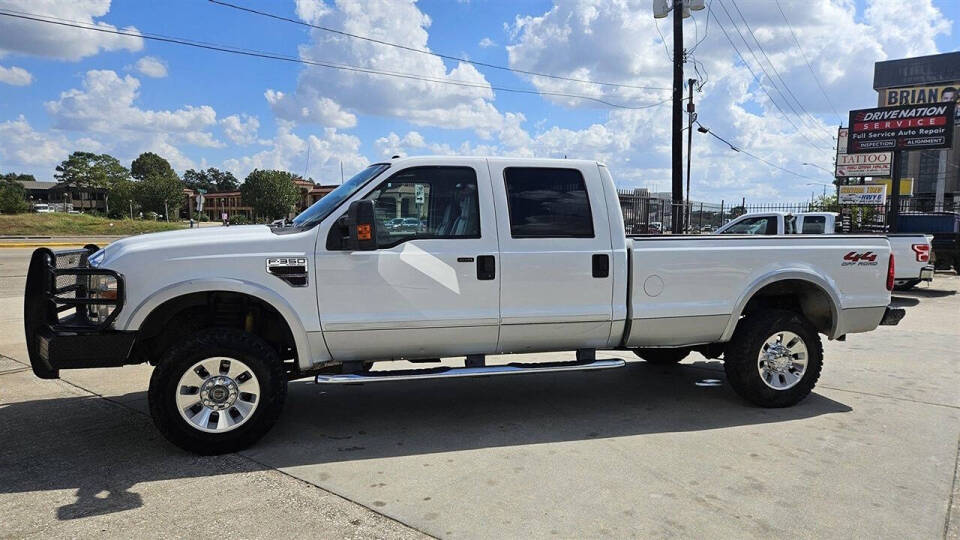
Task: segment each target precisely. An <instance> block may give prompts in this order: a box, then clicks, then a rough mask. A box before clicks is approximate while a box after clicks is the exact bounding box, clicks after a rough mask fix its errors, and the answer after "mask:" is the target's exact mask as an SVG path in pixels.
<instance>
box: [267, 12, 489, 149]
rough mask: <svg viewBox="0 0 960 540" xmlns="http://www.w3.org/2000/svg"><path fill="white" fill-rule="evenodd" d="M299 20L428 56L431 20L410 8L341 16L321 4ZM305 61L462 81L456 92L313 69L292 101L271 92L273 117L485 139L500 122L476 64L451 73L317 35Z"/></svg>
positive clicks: (303, 52)
mask: <svg viewBox="0 0 960 540" xmlns="http://www.w3.org/2000/svg"><path fill="white" fill-rule="evenodd" d="M297 13H298V15H299V16H300V17H301V18H303V19H304V20H306V21H308V22H311V23H319V24H324V25H329V26H332V27H335V28H342V29H344V30H345V31H347V32H350V33H354V34H359V35H363V36H369V37H372V38H375V39H382V40H385V41H390V42H396V43H402V44H404V45H406V46H409V47H412V48H416V49H428V46H427V37H428V33H427V28H429V26H430V24H431V21H430V18H429V17H428V16H427V15H426V14H424V13H423V12H421V11H420V10H419V9H418V8H417V6H416V4H415V3H414V2H413V1H412V0H404V1H388V0H372V1H366V0H364V1H361V0H340V1H339V2H337V5H336V9H331V8H327V7H326V6H325V5H322V4H319V3H317V2H315V1H307V0H303V1H300V2H298V3H297ZM310 36H311V41H310V43H309V44H305V45H302V46H301V47H300V57H301V58H303V59H309V60H316V61H320V60H332V59H336V61H337V62H338V63H343V64H349V65H353V66H360V67H363V68H369V69H374V70H378V71H390V72H394V73H404V74H412V75H415V76H417V77H423V78H430V79H434V80H438V81H462V82H466V83H468V84H470V85H474V86H475V87H464V86H455V85H450V84H442V83H437V82H427V81H423V80H415V79H411V78H398V77H389V76H382V75H371V74H366V73H356V72H349V71H337V70H333V69H328V68H322V67H315V66H311V67H307V68H305V69H304V71H303V72H301V74H300V77H299V80H298V84H297V88H296V90H295V91H294V92H292V93H284V92H280V91H276V90H268V91H267V92H266V94H265V96H266V98H267V101H268V102H269V103H270V105H271V107H272V108H273V111H274V113H275V114H276V115H277V116H278V117H280V118H283V119H287V120H293V121H296V122H312V123H317V124H321V125H325V126H331V127H351V126H353V125H355V124H356V115H357V114H367V115H374V116H387V117H395V118H402V119H405V120H408V121H409V122H412V123H414V124H417V125H424V126H438V127H443V128H449V129H462V128H472V129H476V130H478V131H479V132H481V135H483V136H487V135H489V134H490V133H491V132H492V131H494V130H496V129H498V128H499V127H500V125H501V123H502V117H501V115H500V113H499V112H498V111H497V109H496V107H494V105H493V104H492V99H493V91H492V89H491V88H490V85H489V83H488V82H487V80H486V78H485V77H484V76H483V75H482V74H481V73H480V72H479V71H477V69H476V68H474V67H473V66H472V65H470V64H466V63H460V64H458V65H456V66H455V67H454V68H453V69H450V70H448V69H447V67H446V66H445V65H444V62H443V60H441V59H440V58H439V57H436V56H431V55H427V54H421V53H418V52H413V51H408V50H401V49H397V48H393V47H388V46H384V45H380V44H376V43H371V42H368V41H363V40H357V39H351V38H347V37H343V36H337V35H334V34H330V33H327V32H322V31H319V30H314V31H311V34H310Z"/></svg>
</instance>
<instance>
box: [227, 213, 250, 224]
mask: <svg viewBox="0 0 960 540" xmlns="http://www.w3.org/2000/svg"><path fill="white" fill-rule="evenodd" d="M230 224H231V225H249V224H250V220H249V219H247V216H245V215H243V214H236V215H233V216H230Z"/></svg>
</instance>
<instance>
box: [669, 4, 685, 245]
mask: <svg viewBox="0 0 960 540" xmlns="http://www.w3.org/2000/svg"><path fill="white" fill-rule="evenodd" d="M683 57H684V50H683V0H673V160H672V161H673V185H672V191H673V212H672V215H673V220H672V226H671V229H670V230H671V232H672V233H673V234H677V233H679V232H680V231H682V230H683Z"/></svg>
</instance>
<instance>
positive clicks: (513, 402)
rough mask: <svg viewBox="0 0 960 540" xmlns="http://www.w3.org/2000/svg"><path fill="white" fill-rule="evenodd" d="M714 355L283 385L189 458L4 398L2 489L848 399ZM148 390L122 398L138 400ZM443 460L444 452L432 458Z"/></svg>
mask: <svg viewBox="0 0 960 540" xmlns="http://www.w3.org/2000/svg"><path fill="white" fill-rule="evenodd" d="M704 379H720V380H721V381H722V380H723V379H724V376H723V369H722V364H720V363H719V362H696V363H694V364H682V365H679V366H670V367H658V366H652V365H649V364H646V363H643V362H634V363H630V364H628V365H627V367H626V368H623V369H620V370H611V371H608V372H592V373H584V374H579V375H578V374H570V373H566V374H554V375H546V374H543V375H539V376H513V377H492V378H485V379H463V380H451V381H441V382H437V381H434V382H430V381H423V382H405V383H404V382H397V383H378V384H368V385H362V386H336V387H327V386H319V385H315V384H313V383H312V382H306V381H298V382H294V383H291V385H290V391H289V394H288V398H287V405H286V409H285V412H284V415H283V416H282V417H281V420H280V422H279V423H278V425H277V426H276V427H275V428H274V429H273V430H272V431H271V432H270V433H269V434H268V435H267V436H266V437H265V438H264V439H262V440H261V441H260V442H259V443H257V444H256V445H255V446H254V447H253V448H251V449H249V450H246V451H244V452H243V453H242V454H243V455H244V456H247V457H249V458H252V460H253V461H251V460H250V459H244V458H243V457H241V456H237V455H228V456H220V457H197V456H194V455H191V454H188V453H186V452H183V451H181V450H179V449H178V448H176V447H174V446H173V445H171V444H169V443H167V442H166V441H165V440H164V439H163V438H162V437H161V436H160V435H159V433H157V432H156V430H155V429H154V427H153V425H152V423H151V422H150V420H149V418H147V417H146V416H145V415H144V414H143V413H142V412H137V411H135V410H133V409H131V408H129V407H127V406H125V405H120V404H118V403H117V402H113V401H108V400H106V399H102V398H97V397H71V398H61V399H46V400H35V401H27V402H20V403H12V404H8V405H5V406H3V407H0V437H2V440H3V441H4V444H3V445H0V493H27V492H36V491H49V490H75V498H76V500H75V501H73V502H71V503H69V504H64V505H63V506H60V507H59V509H58V510H57V517H58V518H59V519H62V520H64V519H74V518H78V517H85V516H90V515H99V514H107V513H112V512H119V511H123V510H128V509H132V508H137V507H140V506H142V505H143V504H144V503H143V501H142V500H141V496H140V495H139V494H138V493H137V492H136V489H135V486H136V485H137V484H141V483H145V482H154V481H159V480H169V479H182V478H202V477H207V476H211V475H219V474H235V473H242V472H248V471H255V470H265V469H269V468H277V467H292V466H304V465H314V464H325V463H337V462H348V461H356V460H366V459H379V458H390V457H399V456H411V455H422V454H436V453H444V452H453V451H461V450H476V449H484V448H493V447H504V446H520V445H530V444H543V443H554V442H566V441H579V440H587V439H595V438H611V437H634V436H644V435H649V434H657V433H670V432H687V431H701V430H713V429H724V428H728V427H732V426H744V425H763V424H776V423H778V422H787V421H793V420H799V419H806V418H813V417H817V416H821V415H826V414H835V413H845V412H850V411H851V410H852V409H851V408H850V407H849V406H847V405H845V404H843V403H840V402H837V401H834V400H831V399H829V398H826V397H824V396H822V395H819V394H816V393H813V394H811V395H810V396H809V397H808V398H807V399H806V400H804V401H803V402H801V403H800V404H798V405H796V406H794V407H790V408H785V409H762V408H759V407H755V406H752V405H750V404H748V403H746V402H744V401H743V400H741V399H740V398H739V397H737V396H736V394H734V392H733V391H732V390H731V389H730V388H728V387H727V386H726V385H725V384H723V385H721V386H719V387H710V386H697V385H696V383H697V382H698V381H702V380H704ZM142 397H144V396H143V392H138V393H136V394H128V395H126V396H123V397H122V398H120V399H121V400H122V401H124V402H136V401H137V400H138V399H140V398H142ZM438 459H440V458H438Z"/></svg>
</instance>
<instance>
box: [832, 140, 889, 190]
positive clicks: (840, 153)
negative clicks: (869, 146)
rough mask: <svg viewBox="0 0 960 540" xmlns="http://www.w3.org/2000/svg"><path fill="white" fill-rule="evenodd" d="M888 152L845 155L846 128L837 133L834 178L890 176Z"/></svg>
mask: <svg viewBox="0 0 960 540" xmlns="http://www.w3.org/2000/svg"><path fill="white" fill-rule="evenodd" d="M890 159H891V155H890V152H876V153H870V154H848V153H847V128H840V131H838V132H837V165H836V170H835V171H834V176H836V177H837V178H850V177H854V176H890Z"/></svg>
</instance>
